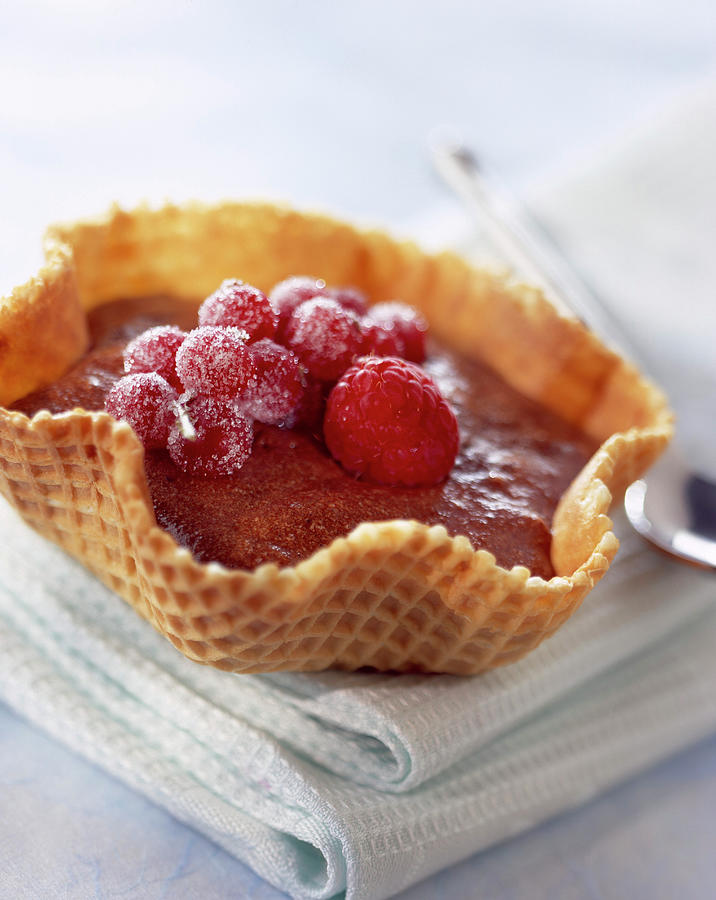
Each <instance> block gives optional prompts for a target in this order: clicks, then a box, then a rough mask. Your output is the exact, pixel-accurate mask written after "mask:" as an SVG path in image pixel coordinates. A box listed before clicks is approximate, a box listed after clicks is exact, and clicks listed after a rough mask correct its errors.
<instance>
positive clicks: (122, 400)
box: [104, 372, 177, 448]
mask: <svg viewBox="0 0 716 900" xmlns="http://www.w3.org/2000/svg"><path fill="white" fill-rule="evenodd" d="M176 399H177V392H176V391H175V390H174V388H173V387H172V386H171V385H170V384H169V382H168V381H167V380H166V379H164V378H162V376H161V375H158V374H157V373H156V372H138V373H136V374H134V375H125V376H124V377H123V378H120V379H119V381H117V382H116V383H115V384H114V385H113V386H112V388H111V389H110V391H109V393H108V394H107V397H106V398H105V401H104V408H105V409H106V410H107V412H108V413H109V414H110V415H111V416H114V418H115V419H123V420H124V421H125V422H128V423H129V424H130V425H131V426H132V428H133V429H134V430H135V431H136V433H137V435H138V436H139V439H140V440H141V442H142V443H143V444H144V446H145V447H147V448H151V447H165V446H166V443H167V438H168V437H169V430H170V428H171V427H172V425H173V424H174V422H175V421H176V412H175V406H174V404H175V402H176Z"/></svg>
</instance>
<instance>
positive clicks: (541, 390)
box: [0, 204, 671, 674]
mask: <svg viewBox="0 0 716 900" xmlns="http://www.w3.org/2000/svg"><path fill="white" fill-rule="evenodd" d="M301 272H320V273H321V275H322V277H324V278H325V279H326V280H327V281H328V282H331V283H337V284H354V285H356V286H357V287H359V288H361V289H362V290H364V291H365V293H366V294H367V295H368V296H369V297H370V298H371V299H372V300H373V301H380V300H387V299H391V298H393V297H396V296H398V297H400V298H401V299H402V300H404V301H405V302H407V303H410V304H412V305H413V306H415V307H417V308H418V309H420V310H421V311H422V312H423V313H424V315H425V316H426V318H427V319H428V320H429V322H430V325H431V329H432V331H433V333H434V334H435V335H436V336H437V337H438V338H440V339H442V340H444V341H446V342H448V343H449V344H451V345H452V346H453V347H454V348H455V349H457V350H459V351H461V352H464V353H466V354H468V355H471V356H473V357H477V358H480V359H482V360H484V361H485V362H487V363H489V364H490V365H491V366H492V367H493V368H495V369H496V370H497V371H498V372H499V374H500V375H501V376H502V377H503V378H504V379H505V380H506V381H508V382H509V383H510V384H511V385H512V386H513V387H515V388H517V389H518V390H520V391H521V392H522V393H524V394H527V395H528V396H530V397H532V398H533V399H536V400H538V401H540V402H541V403H543V404H544V405H545V406H547V407H548V408H550V409H551V410H553V411H555V412H557V413H558V414H560V415H561V416H562V417H563V418H565V419H567V420H568V421H570V422H572V423H573V424H576V425H578V426H579V427H581V428H582V429H583V430H584V431H585V432H587V433H588V434H589V435H590V436H592V437H593V438H595V439H597V441H598V442H599V443H600V445H601V446H600V447H599V449H598V451H597V452H596V454H595V455H594V456H593V457H592V459H591V460H590V461H589V463H588V464H587V466H586V467H585V468H584V469H583V471H582V472H581V473H580V474H579V476H578V477H577V478H576V479H575V481H574V482H573V483H572V485H571V486H570V488H569V489H568V491H567V492H566V494H565V495H564V496H563V498H562V500H561V502H560V504H559V506H558V508H557V511H556V514H555V517H554V521H553V528H552V534H553V537H552V561H553V565H554V568H555V571H556V572H557V573H558V574H557V575H556V576H555V577H553V578H551V579H550V580H549V581H545V580H543V579H542V578H539V577H534V576H531V575H530V572H529V571H528V570H527V569H526V568H524V567H521V566H517V567H515V568H513V569H511V570H509V571H507V570H505V569H503V568H500V567H499V566H498V565H497V564H496V562H495V558H494V556H493V555H492V554H491V553H490V552H489V551H488V550H485V549H481V550H474V549H473V547H472V546H471V544H470V542H469V541H468V540H467V538H465V537H460V536H456V537H451V536H449V535H448V534H447V532H446V531H445V529H444V528H442V527H441V526H434V527H428V526H426V525H424V524H421V523H419V522H415V521H393V522H381V523H370V522H367V523H364V524H362V525H360V526H359V527H358V528H356V529H355V530H354V531H353V532H351V534H349V535H348V536H347V537H345V538H337V539H336V540H334V541H333V542H332V543H331V544H330V545H329V546H326V547H325V548H322V549H321V550H319V551H318V552H316V553H314V554H313V555H312V556H311V557H309V558H308V559H306V560H304V561H303V562H301V563H300V564H298V565H296V566H294V567H289V568H278V567H277V566H276V565H273V564H267V565H263V566H261V567H259V568H258V569H256V570H254V571H240V570H229V569H226V568H224V567H222V566H220V565H218V564H215V563H209V564H203V563H200V562H198V561H196V560H195V559H194V558H193V557H192V555H191V553H190V552H189V551H188V550H186V549H184V548H182V547H180V546H179V545H178V544H177V543H176V542H175V541H174V539H173V538H172V537H171V536H170V535H169V534H168V533H166V532H165V531H163V530H161V529H160V528H159V527H158V525H157V523H156V520H155V517H154V512H153V508H152V502H151V499H150V497H149V491H148V487H147V482H146V477H145V474H144V465H143V459H144V456H143V449H142V447H141V444H140V443H139V441H138V439H137V438H136V436H135V435H134V432H133V431H132V430H131V429H130V428H129V426H128V425H126V424H124V423H119V422H116V421H115V420H114V419H112V418H111V417H110V416H109V415H107V414H106V413H99V412H92V413H90V412H85V411H83V410H74V411H72V412H70V413H64V414H62V415H54V416H53V415H50V414H49V413H47V412H40V413H38V414H37V415H36V416H35V417H34V418H32V419H28V417H27V416H25V415H23V414H22V413H19V412H12V411H9V410H7V409H6V408H4V407H2V408H0V491H2V493H3V495H4V496H5V497H6V498H7V499H8V501H9V502H10V503H11V504H12V505H13V506H14V507H15V508H16V509H17V510H18V512H19V513H20V515H21V516H22V517H23V518H24V519H25V520H26V521H27V522H28V523H29V524H30V525H31V526H32V527H33V528H35V529H36V530H37V531H38V532H40V533H41V534H42V535H44V536H45V537H47V538H49V539H50V540H52V541H54V542H55V543H57V544H59V545H60V546H61V547H63V548H64V549H65V550H66V551H67V552H68V553H70V554H72V555H73V556H75V557H76V558H77V559H79V560H80V561H81V562H82V563H83V564H84V565H85V566H86V567H87V568H88V569H89V570H90V571H91V572H93V573H94V574H95V575H97V576H98V577H99V578H100V579H101V580H102V581H103V582H104V583H105V584H107V585H108V586H109V587H110V588H112V589H113V590H114V591H116V592H117V593H118V594H119V595H120V596H121V597H123V598H124V599H125V600H126V601H127V602H128V603H130V604H131V605H132V606H133V607H134V608H135V609H136V610H137V612H138V613H140V614H141V615H142V616H144V617H145V618H146V619H147V620H148V621H149V622H151V623H152V624H153V625H154V627H155V628H157V629H158V630H159V631H160V632H161V633H163V634H164V635H165V636H166V637H167V638H168V639H169V640H170V641H171V642H172V643H173V644H174V645H175V646H176V647H177V648H178V649H179V650H180V651H181V652H182V653H184V654H185V655H186V656H188V657H189V658H191V659H193V660H196V661H198V662H201V663H205V664H209V665H212V666H216V667H218V668H221V669H226V670H230V671H236V672H268V671H273V670H279V669H289V670H303V671H308V670H319V669H326V668H332V667H333V668H343V669H357V668H359V667H361V666H372V667H375V668H378V669H383V670H397V671H424V672H451V673H455V674H474V673H477V672H481V671H484V670H486V669H489V668H492V667H494V666H498V665H503V664H505V663H509V662H512V661H514V660H517V659H519V658H520V657H522V656H524V654H526V653H527V652H528V651H529V650H531V649H532V648H533V647H536V646H537V645H538V644H539V643H540V642H541V641H542V640H543V639H544V638H546V637H548V636H549V635H550V634H552V633H553V632H554V631H555V630H556V629H557V628H558V627H559V626H560V625H561V624H562V623H563V622H564V621H565V620H566V619H567V618H568V617H569V616H570V615H571V614H572V613H573V612H574V611H575V610H576V609H577V608H578V607H579V605H580V604H581V602H582V600H583V598H584V597H585V595H586V594H587V593H588V592H589V590H590V589H591V588H592V587H593V586H594V585H595V584H596V582H597V581H599V579H600V578H601V577H602V575H603V574H604V573H605V572H606V570H607V568H608V567H609V564H610V561H611V560H612V558H613V556H614V554H615V552H616V550H617V539H616V537H615V536H614V534H613V532H612V530H611V522H610V520H609V518H608V515H607V514H608V510H609V506H610V503H611V502H612V500H613V498H618V497H619V496H620V495H621V494H622V492H623V491H624V489H625V487H626V486H627V485H628V484H629V483H631V482H632V481H633V480H634V479H635V478H637V477H639V475H640V474H641V473H642V472H643V471H644V470H645V469H646V467H647V466H648V465H650V464H651V463H652V462H653V461H654V459H655V458H656V457H657V456H658V455H659V453H660V452H661V450H662V449H663V447H664V446H665V444H666V443H667V441H668V439H669V437H670V434H671V415H670V412H669V410H668V408H667V406H666V403H665V401H664V398H663V397H662V395H661V394H660V393H659V392H658V391H657V390H656V389H655V388H654V387H653V386H651V385H650V384H648V383H647V382H646V381H645V380H643V379H642V378H641V377H640V375H639V374H638V373H637V372H636V370H635V369H634V368H632V367H631V366H630V365H628V364H627V363H625V362H624V361H623V360H621V359H620V358H619V357H618V356H616V355H615V354H614V353H612V352H611V351H609V350H607V349H606V348H605V347H604V346H602V345H601V344H600V343H599V342H598V340H597V339H596V338H595V337H594V336H593V335H591V334H590V333H589V332H587V331H586V330H585V329H584V328H583V327H582V326H581V325H580V324H579V323H577V322H576V321H574V320H571V319H567V318H564V317H562V316H560V315H558V314H557V312H555V310H554V309H553V308H552V307H551V306H550V305H549V304H548V303H547V302H546V301H545V300H544V298H543V297H542V295H541V294H540V293H539V292H538V291H537V290H534V289H531V288H527V287H525V286H521V285H515V284H510V283H508V282H507V281H506V280H505V279H503V278H501V277H499V276H497V275H495V274H491V273H489V272H483V271H477V270H475V269H473V268H471V267H470V266H469V265H468V264H467V263H465V262H464V261H462V260H461V259H460V258H458V257H456V256H455V255H452V254H441V255H436V256H429V255H426V254H424V253H422V252H421V251H420V250H419V249H418V248H417V247H415V246H414V245H412V244H407V243H399V242H396V241H394V240H392V239H390V238H389V237H387V236H386V235H384V234H381V233H377V232H360V231H358V230H356V229H354V228H352V227H350V226H348V225H345V224H342V223H339V222H336V221H333V220H330V219H328V218H326V217H322V216H317V215H306V214H300V213H297V212H294V211H291V210H287V209H283V208H276V207H273V206H267V205H257V204H243V205H242V204H225V205H221V206H217V207H201V206H188V207H183V208H177V207H166V208H164V209H161V210H158V211H151V210H148V209H140V210H137V211H135V212H131V213H127V212H123V211H121V210H118V209H116V210H113V211H112V212H111V213H110V214H109V215H108V216H107V217H106V218H104V219H102V220H99V221H95V222H83V223H79V224H76V225H72V226H67V227H56V228H53V229H51V230H50V232H49V233H48V237H47V244H46V265H45V266H44V267H43V269H42V270H41V271H40V273H39V274H38V276H37V277H36V278H34V279H32V280H31V281H30V282H28V283H27V284H26V285H24V286H22V287H21V288H18V289H16V290H15V291H14V292H13V293H12V294H11V295H10V297H8V298H6V299H5V300H4V301H3V302H2V305H0V403H3V404H5V405H8V404H10V403H12V402H13V401H14V400H16V399H18V398H19V397H21V396H23V395H24V394H26V393H28V392H29V391H31V390H34V389H36V388H38V387H41V386H42V385H44V384H47V383H48V382H50V381H52V380H53V379H54V378H56V377H58V376H59V375H60V374H61V373H62V372H63V371H64V370H66V369H67V368H68V367H69V366H70V365H71V364H72V363H74V362H75V361H76V360H77V359H78V358H79V357H80V356H81V355H82V353H83V352H84V350H85V347H86V342H87V334H86V323H85V311H86V310H89V309H91V308H92V307H93V306H96V305H97V304H99V303H102V302H104V301H107V300H110V299H113V298H115V297H120V296H122V297H128V296H138V297H139V296H149V295H152V294H158V293H168V294H172V295H174V296H176V297H178V298H182V297H184V298H187V299H189V298H196V297H202V296H206V295H207V294H209V293H210V292H211V291H212V290H213V289H214V288H215V286H216V285H217V284H218V283H220V282H221V281H222V279H224V278H225V277H229V276H233V275H236V274H238V275H240V277H241V278H243V279H245V280H247V281H249V282H251V283H253V284H256V285H258V286H259V287H261V288H263V289H267V288H269V287H270V286H271V285H272V284H274V283H276V282H277V281H279V280H281V279H283V278H284V277H286V276H288V275H290V274H294V273H301Z"/></svg>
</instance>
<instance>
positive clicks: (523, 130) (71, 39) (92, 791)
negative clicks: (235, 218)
mask: <svg viewBox="0 0 716 900" xmlns="http://www.w3.org/2000/svg"><path fill="white" fill-rule="evenodd" d="M59 6H60V5H59V4H54V3H51V2H50V0H45V2H34V3H27V4H22V6H21V5H20V4H16V8H10V9H7V8H4V7H3V8H1V9H0V210H1V211H2V214H1V216H0V292H4V290H5V289H8V288H10V287H11V286H12V285H13V283H15V282H17V281H20V280H24V278H26V277H27V276H28V274H30V273H31V271H32V269H33V267H34V266H35V265H36V263H37V262H38V261H39V259H40V255H39V237H40V235H41V232H42V230H43V228H44V226H45V225H46V224H47V223H48V222H50V221H53V220H57V219H63V218H71V217H75V216H78V215H88V214H94V213H96V212H100V211H102V210H103V209H105V208H106V207H107V206H108V204H109V203H111V202H112V201H113V200H119V201H120V202H122V203H126V204H132V203H136V202H139V201H140V200H143V199H149V200H151V201H161V200H162V199H164V198H169V199H173V200H182V199H185V198H190V197H195V198H201V199H207V200H211V199H218V198H221V197H226V196H233V197H242V196H251V197H264V196H269V197H278V198H283V199H287V200H290V201H291V202H293V203H294V204H297V205H302V206H311V207H320V208H325V209H328V210H331V211H334V212H336V213H338V214H340V215H342V216H345V217H349V218H358V219H362V220H364V221H371V222H378V223H382V224H386V225H389V226H392V227H394V228H399V229H400V228H402V229H403V230H405V229H409V227H410V223H411V222H415V221H417V220H420V219H421V218H424V216H425V215H426V213H428V212H429V211H431V210H440V209H442V210H447V211H448V212H449V211H450V210H451V209H452V203H451V201H449V200H447V199H446V198H445V195H444V193H443V191H442V189H441V187H440V186H439V184H438V183H437V181H436V180H435V178H434V177H433V175H432V174H431V172H430V169H429V166H428V163H427V158H426V151H425V142H426V137H427V134H428V132H429V131H430V129H431V128H432V127H434V126H437V125H441V124H448V125H452V126H454V127H456V128H457V129H458V130H459V131H460V132H461V133H462V134H464V135H465V136H466V137H467V138H468V139H470V140H471V141H472V142H473V143H474V144H475V145H476V146H478V147H479V148H480V149H482V150H484V153H485V155H486V157H487V158H488V159H490V160H491V161H493V162H495V163H497V164H499V166H500V168H501V171H502V173H503V176H504V177H505V178H506V179H507V180H508V181H509V182H510V183H512V184H513V185H514V186H515V187H517V188H518V189H528V188H530V187H531V186H532V185H534V184H537V183H539V182H541V181H543V180H544V179H545V178H550V177H554V176H555V174H556V173H559V172H561V171H563V170H564V169H565V168H569V167H572V166H573V165H574V164H575V162H576V161H577V160H579V159H580V158H582V157H586V156H588V155H590V154H593V153H594V152H595V151H596V150H597V149H598V148H599V147H600V146H603V145H606V144H609V143H610V142H611V141H613V140H614V139H616V137H617V136H618V135H619V134H620V133H621V132H623V131H624V130H625V129H629V128H631V127H632V126H633V125H634V124H635V123H637V122H639V121H643V120H644V119H646V118H647V117H648V115H649V114H650V112H651V111H653V110H654V109H656V108H657V107H658V106H660V105H661V104H662V103H663V102H664V101H665V100H666V99H667V98H668V97H669V96H671V95H674V94H678V92H680V91H682V90H685V89H686V88H688V86H689V85H690V84H691V83H693V82H694V81H695V80H697V79H699V78H700V77H702V76H703V75H704V73H706V72H707V71H709V70H713V68H714V66H715V65H716V11H715V10H714V7H713V2H712V0H697V2H690V3H687V4H685V3H683V0H682V2H677V0H655V2H652V3H650V4H649V5H648V11H647V7H646V5H645V4H643V3H641V2H637V0H634V2H631V3H630V2H624V0H622V2H616V0H609V2H602V3H600V4H596V3H587V2H577V3H575V2H570V0H545V2H542V3H537V4H535V3H530V2H528V0H523V2H520V0H508V2H503V3H499V4H491V5H489V6H488V5H487V4H479V3H475V2H468V0H464V2H459V0H447V2H442V3H440V4H430V3H427V2H417V0H413V2H389V0H385V2H363V3H354V4H351V5H349V4H342V3H335V2H334V3H331V2H328V0H327V2H322V3H316V2H303V3H297V2H287V0H284V2H273V3H271V2H267V3H265V4H256V3H251V4H249V3H246V2H240V3H234V4H228V3H227V4H224V5H222V4H220V3H215V2H208V3H198V2H194V3H186V2H176V3H170V2H168V0H155V2H153V3H151V4H149V3H139V2H129V3H124V4H122V5H121V8H119V4H117V5H115V4H112V3H110V2H91V0H72V2H68V3H64V4H62V7H63V8H62V10H60V8H59ZM715 809H716V737H715V738H714V739H712V740H710V741H707V742H705V743H703V744H701V745H699V746H698V747H695V748H693V749H691V750H689V751H687V752H686V753H683V754H681V755H680V756H678V757H676V758H675V759H673V760H671V761H669V762H667V763H665V764H663V765H661V766H660V767H658V768H656V769H654V770H652V771H650V772H647V773H645V774H644V775H642V776H640V777H639V778H637V779H634V780H633V781H631V782H630V783H628V784H626V785H624V786H622V787H621V788H619V789H617V790H614V791H612V792H610V793H609V794H607V795H605V796H603V797H602V798H600V799H598V800H596V801H594V802H592V803H590V804H588V805H587V806H585V807H583V808H582V809H580V810H578V811H576V812H573V813H569V814H567V815H564V816H562V817H560V818H559V819H557V820H555V821H553V822H549V823H547V824H545V825H543V826H541V827H539V828H537V829H535V830H533V831H531V832H529V833H528V834H526V835H523V836H521V837H519V838H517V839H514V840H512V841H510V842H508V843H506V844H503V845H502V846H499V847H496V848H494V849H492V850H489V851H487V852H484V853H482V854H479V855H477V856H475V857H473V858H472V859H470V860H468V861H466V862H464V863H462V864H460V865H458V866H455V867H454V868H452V869H450V870H448V871H446V872H443V873H440V874H438V875H436V876H434V877H433V878H431V879H430V880H428V881H426V882H424V883H422V884H421V885H418V886H416V887H414V888H412V889H410V890H409V891H407V892H406V893H405V894H403V895H401V896H402V897H404V898H405V900H408V898H410V900H427V898H432V897H435V896H438V895H440V896H442V897H443V898H444V900H458V898H472V897H477V896H479V897H486V898H500V900H506V898H509V897H520V898H522V897H529V898H542V897H545V898H546V897H550V898H572V897H574V898H578V897H591V898H621V897H624V898H626V897H629V898H634V897H636V898H642V897H643V898H662V897H663V898H667V897H674V896H680V897H694V898H710V897H713V895H714V887H713V885H714V884H716V854H714V852H713V834H714V832H715V831H716V814H715V813H714V810H715ZM120 896H121V897H139V898H145V897H146V898H154V897H156V898H159V897H166V898H183V897H186V898H194V897H202V898H214V897H251V898H261V900H269V898H271V900H274V898H278V897H280V896H283V895H281V894H279V893H278V892H276V891H275V890H274V889H273V888H271V887H270V886H269V885H267V884H265V883H264V882H262V881H261V880H259V879H258V878H257V877H256V876H255V875H254V874H253V873H251V872H250V871H249V870H248V869H246V868H245V867H244V866H242V865H241V864H240V863H238V862H237V861H236V860H234V859H232V858H231V857H229V856H228V855H227V854H226V853H225V852H223V851H222V850H220V849H218V848H217V847H215V846H214V845H212V844H211V843H209V842H208V841H206V840H205V839H204V838H202V837H201V836H200V835H198V834H196V833H195V832H193V831H192V830H191V829H189V828H186V827H185V826H183V825H181V824H179V823H178V822H176V821H175V820H173V819H172V818H171V817H170V816H168V815H167V814H166V813H164V812H163V811H161V810H159V809H157V808H155V807H153V806H152V805H151V804H149V803H148V802H147V801H145V800H144V799H143V798H141V797H139V796H137V795H136V794H134V793H133V792H131V791H129V790H128V789H126V788H125V787H124V786H122V785H121V784H119V783H118V782H116V781H115V780H113V779H111V778H109V777H108V776H106V775H105V774H104V773H103V772H101V771H100V770H98V769H96V768H94V767H93V766H91V765H89V764H87V763H85V762H84V761H83V760H82V759H80V758H78V757H76V756H74V755H73V754H71V753H69V752H67V751H66V750H65V749H63V747H61V746H60V745H59V744H56V743H54V742H53V741H51V740H49V739H48V738H46V737H45V736H44V735H43V734H42V733H41V732H39V731H37V730H35V729H34V728H32V727H31V726H29V725H27V724H26V723H24V722H23V721H22V720H20V719H19V718H17V717H16V716H15V715H14V714H13V713H12V712H11V711H9V710H8V709H7V708H5V707H2V706H1V705H0V897H2V898H5V897H7V898H25V897H27V898H36V897H47V898H55V897H57V898H59V897H63V898H65V897H69V898H85V897H103V898H105V897H106V898H114V897H120Z"/></svg>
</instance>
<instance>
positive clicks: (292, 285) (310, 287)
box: [269, 275, 328, 344]
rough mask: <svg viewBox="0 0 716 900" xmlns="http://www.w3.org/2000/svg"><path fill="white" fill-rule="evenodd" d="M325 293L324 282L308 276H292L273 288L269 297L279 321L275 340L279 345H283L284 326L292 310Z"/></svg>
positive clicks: (326, 290)
mask: <svg viewBox="0 0 716 900" xmlns="http://www.w3.org/2000/svg"><path fill="white" fill-rule="evenodd" d="M327 292H328V288H327V287H326V282H325V281H324V280H323V279H322V278H309V277H308V275H294V276H292V277H291V278H287V279H286V280H285V281H280V282H279V283H278V284H277V285H276V286H275V287H274V289H273V290H272V291H271V294H270V295H269V296H270V299H271V305H272V306H273V308H274V310H275V311H276V314H277V315H278V319H279V321H278V330H277V332H276V340H277V341H278V342H279V343H280V344H283V343H285V337H286V326H287V325H288V322H289V320H290V318H291V316H292V315H293V311H294V309H296V307H297V306H300V305H301V304H302V303H305V302H306V300H312V299H313V298H314V297H323V296H325V295H326V294H327Z"/></svg>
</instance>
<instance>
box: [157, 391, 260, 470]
mask: <svg viewBox="0 0 716 900" xmlns="http://www.w3.org/2000/svg"><path fill="white" fill-rule="evenodd" d="M179 402H180V403H181V404H182V406H183V408H184V411H185V412H186V414H187V416H188V418H189V420H190V422H191V424H192V426H193V428H194V431H195V435H194V436H193V437H187V436H186V435H185V434H184V433H183V430H182V427H181V424H180V423H179V422H177V423H176V424H175V425H174V426H173V427H172V429H171V431H170V432H169V440H168V442H167V447H168V449H169V455H170V456H171V458H172V459H173V460H174V462H175V463H176V465H177V466H179V468H180V469H182V470H183V471H184V472H188V473H189V474H204V475H232V474H233V473H234V472H237V471H238V470H239V469H240V468H241V467H242V466H243V464H244V463H245V462H246V460H247V459H248V458H249V456H250V455H251V443H252V441H253V425H252V423H251V419H248V418H246V416H244V415H242V414H241V413H240V412H239V410H238V408H237V406H236V404H235V403H232V402H230V401H225V400H216V399H215V398H214V397H204V396H197V397H191V396H187V395H184V396H183V397H181V398H180V400H179Z"/></svg>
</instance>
